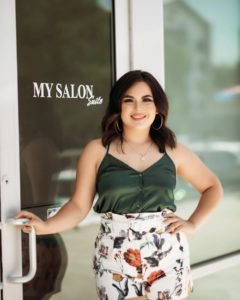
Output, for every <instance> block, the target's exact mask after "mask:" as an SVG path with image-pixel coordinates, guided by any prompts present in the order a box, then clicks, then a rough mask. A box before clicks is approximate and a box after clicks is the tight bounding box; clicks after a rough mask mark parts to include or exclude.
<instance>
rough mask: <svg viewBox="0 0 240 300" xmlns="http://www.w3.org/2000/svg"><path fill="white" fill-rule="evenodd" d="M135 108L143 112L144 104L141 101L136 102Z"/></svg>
mask: <svg viewBox="0 0 240 300" xmlns="http://www.w3.org/2000/svg"><path fill="white" fill-rule="evenodd" d="M134 108H135V109H136V110H137V111H138V110H140V111H141V110H142V102H141V101H136V102H135V105H134Z"/></svg>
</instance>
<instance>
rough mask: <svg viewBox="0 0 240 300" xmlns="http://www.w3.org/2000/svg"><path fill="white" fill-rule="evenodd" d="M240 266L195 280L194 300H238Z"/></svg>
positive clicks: (192, 296) (239, 292)
mask: <svg viewBox="0 0 240 300" xmlns="http://www.w3.org/2000/svg"><path fill="white" fill-rule="evenodd" d="M239 282H240V265H237V266H235V267H232V268H228V269H225V270H223V271H220V272H217V273H214V274H211V275H208V276H206V277H203V278H199V279H196V280H194V292H193V293H192V294H191V298H192V300H202V299H214V300H215V299H217V300H225V299H229V300H237V299H239V294H240V285H239Z"/></svg>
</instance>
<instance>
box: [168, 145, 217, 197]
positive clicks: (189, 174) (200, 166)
mask: <svg viewBox="0 0 240 300" xmlns="http://www.w3.org/2000/svg"><path fill="white" fill-rule="evenodd" d="M166 151H167V153H168V154H169V156H170V157H171V159H172V160H173V162H174V163H175V166H176V170H177V174H178V175H179V176H181V177H182V178H183V179H184V180H186V181H187V182H189V183H190V184H191V185H192V186H193V187H194V188H195V189H196V190H197V191H198V192H199V193H203V192H204V191H205V190H206V189H208V188H209V187H211V186H213V185H214V184H218V185H221V183H220V181H219V179H218V178H217V177H216V175H215V174H214V173H213V172H212V171H211V170H210V169H209V168H208V167H207V166H206V165H205V164H204V163H203V161H202V160H201V159H200V158H199V157H198V156H197V154H196V153H195V152H193V151H192V150H191V149H190V148H188V147H186V146H185V145H183V144H181V143H178V142H176V148H173V149H171V148H170V147H169V146H166Z"/></svg>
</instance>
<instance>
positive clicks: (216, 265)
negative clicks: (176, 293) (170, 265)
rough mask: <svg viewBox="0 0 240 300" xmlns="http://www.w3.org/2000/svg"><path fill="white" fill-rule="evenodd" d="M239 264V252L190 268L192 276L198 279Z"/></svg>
mask: <svg viewBox="0 0 240 300" xmlns="http://www.w3.org/2000/svg"><path fill="white" fill-rule="evenodd" d="M239 264H240V254H236V255H232V256H231V257H226V258H223V259H220V260H218V261H215V262H212V263H211V262H210V263H206V265H203V266H200V267H196V268H194V267H193V268H191V274H192V278H193V280H194V279H198V278H202V277H205V276H208V275H210V274H214V273H216V272H220V271H222V270H225V269H227V268H231V267H235V266H237V265H239Z"/></svg>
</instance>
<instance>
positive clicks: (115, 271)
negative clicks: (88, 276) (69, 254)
mask: <svg viewBox="0 0 240 300" xmlns="http://www.w3.org/2000/svg"><path fill="white" fill-rule="evenodd" d="M170 212H172V211H171V210H169V209H163V210H162V211H161V212H156V213H133V214H123V215H119V214H114V213H111V212H108V213H100V216H101V224H100V230H99V233H98V235H97V237H96V240H95V244H94V250H93V270H94V274H95V282H96V290H97V294H98V297H99V299H100V300H121V299H129V298H133V297H140V296H144V295H147V299H150V300H180V299H184V298H185V297H187V296H188V295H190V294H191V293H192V292H193V291H194V285H193V280H192V277H191V272H190V252H189V245H188V241H187V238H186V236H185V233H184V232H181V231H180V232H179V233H177V234H175V235H172V234H170V233H168V232H165V230H166V229H167V227H168V226H169V224H167V225H164V223H163V221H164V220H165V216H166V215H167V214H168V213H170ZM166 217H167V216H166Z"/></svg>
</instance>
